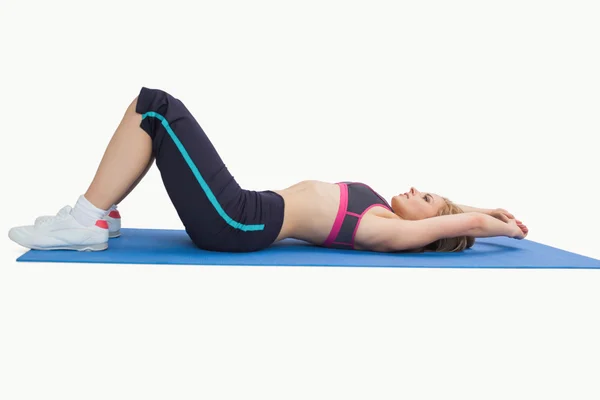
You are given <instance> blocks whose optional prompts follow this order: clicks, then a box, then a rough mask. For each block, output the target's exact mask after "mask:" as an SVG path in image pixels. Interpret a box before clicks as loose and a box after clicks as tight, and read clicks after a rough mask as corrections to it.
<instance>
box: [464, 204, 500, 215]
mask: <svg viewBox="0 0 600 400" xmlns="http://www.w3.org/2000/svg"><path fill="white" fill-rule="evenodd" d="M457 206H459V207H460V209H461V210H463V212H466V213H468V212H478V213H482V214H487V215H490V213H491V212H492V209H491V208H477V207H471V206H463V205H462V204H457Z"/></svg>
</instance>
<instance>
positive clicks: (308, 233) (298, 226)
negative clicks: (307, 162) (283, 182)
mask: <svg viewBox="0 0 600 400" xmlns="http://www.w3.org/2000/svg"><path fill="white" fill-rule="evenodd" d="M273 191H274V192H275V193H278V194H280V195H281V196H282V197H283V199H284V201H285V212H284V220H283V226H282V228H281V231H280V233H279V236H277V239H276V240H275V241H280V240H283V239H286V238H294V239H299V240H304V241H306V242H309V243H313V244H316V245H321V244H322V243H323V242H325V240H326V239H327V237H328V236H329V232H330V231H331V228H332V227H333V223H334V222H335V218H336V216H337V212H338V208H339V205H340V188H339V186H338V185H336V184H335V183H329V182H322V181H315V180H307V181H302V182H299V183H297V184H295V185H292V186H290V187H288V188H286V189H283V190H273ZM371 217H382V218H398V217H397V216H396V214H394V213H393V212H391V211H389V210H388V209H386V208H384V207H373V208H371V209H370V210H369V211H367V213H366V214H365V216H364V217H363V219H362V221H361V226H362V225H363V224H368V223H369V222H368V221H369V219H370V218H371ZM359 235H360V227H359V230H358V232H357V239H358V236H359ZM356 242H357V243H356V244H355V248H356V249H358V250H360V249H361V248H360V245H359V243H358V242H360V240H357V241H356Z"/></svg>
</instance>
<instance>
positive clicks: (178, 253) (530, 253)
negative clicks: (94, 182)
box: [17, 229, 600, 269]
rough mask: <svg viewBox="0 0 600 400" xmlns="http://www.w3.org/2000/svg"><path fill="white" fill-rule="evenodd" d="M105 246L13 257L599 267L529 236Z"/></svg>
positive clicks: (114, 242)
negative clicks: (393, 248) (364, 246)
mask: <svg viewBox="0 0 600 400" xmlns="http://www.w3.org/2000/svg"><path fill="white" fill-rule="evenodd" d="M121 232H122V235H121V237H120V238H117V239H110V241H109V248H108V249H107V250H104V251H96V252H79V251H66V250H52V251H39V250H30V251H28V252H27V253H25V254H23V255H22V256H21V257H19V258H18V259H17V261H38V262H75V263H109V264H180V265H181V264H187V265H264V266H330V267H388V268H598V269H600V260H596V259H593V258H589V257H584V256H581V255H578V254H574V253H570V252H567V251H564V250H560V249H557V248H554V247H550V246H546V245H543V244H540V243H536V242H532V241H530V240H515V239H509V238H505V237H496V238H485V239H477V241H476V243H475V245H474V246H473V247H472V248H471V249H468V250H465V251H463V252H460V253H420V254H408V253H375V252H367V251H355V250H338V249H328V248H322V247H318V246H313V245H310V244H308V243H306V242H302V241H299V240H294V239H286V240H283V241H281V242H278V243H275V244H273V245H272V246H271V247H269V248H268V249H265V250H261V251H258V252H253V253H219V252H211V251H205V250H200V249H198V248H197V247H195V246H194V245H193V243H192V242H191V240H190V239H189V237H188V236H187V234H186V233H185V231H183V230H165V229H122V230H121Z"/></svg>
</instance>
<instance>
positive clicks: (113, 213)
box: [108, 210, 121, 218]
mask: <svg viewBox="0 0 600 400" xmlns="http://www.w3.org/2000/svg"><path fill="white" fill-rule="evenodd" d="M108 216H109V217H111V218H121V214H120V213H119V210H112V211H111V212H109V213H108Z"/></svg>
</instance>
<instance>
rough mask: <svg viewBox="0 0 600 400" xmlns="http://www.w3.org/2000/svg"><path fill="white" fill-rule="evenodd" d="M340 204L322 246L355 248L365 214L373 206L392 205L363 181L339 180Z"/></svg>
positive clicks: (385, 206) (387, 206)
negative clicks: (355, 239) (356, 237)
mask: <svg viewBox="0 0 600 400" xmlns="http://www.w3.org/2000/svg"><path fill="white" fill-rule="evenodd" d="M336 184H337V185H338V186H339V187H340V206H339V208H338V212H337V216H336V217H335V222H334V223H333V227H332V228H331V231H330V232H329V236H328V237H327V239H326V240H325V242H323V244H322V245H321V246H323V247H331V248H338V249H354V237H355V236H356V231H358V226H359V224H360V221H361V220H362V218H363V216H364V215H365V214H366V213H367V211H369V210H370V209H371V208H373V207H376V206H383V207H384V208H387V209H388V210H390V211H392V207H390V205H389V204H388V202H387V201H386V200H385V199H384V198H383V197H381V196H380V195H379V194H378V193H377V192H376V191H374V190H373V189H371V187H369V186H368V185H366V184H364V183H361V182H338V183H336Z"/></svg>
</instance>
